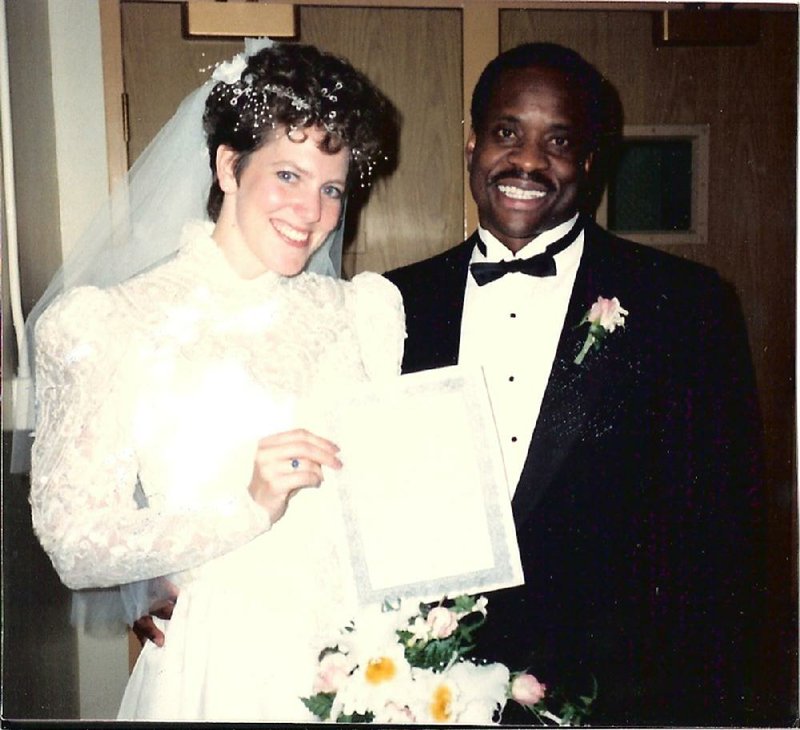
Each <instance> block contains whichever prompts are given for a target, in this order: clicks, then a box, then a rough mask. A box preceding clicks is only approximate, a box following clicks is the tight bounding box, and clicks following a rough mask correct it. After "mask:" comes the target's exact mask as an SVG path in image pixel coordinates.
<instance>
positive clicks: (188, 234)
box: [180, 220, 303, 294]
mask: <svg viewBox="0 0 800 730" xmlns="http://www.w3.org/2000/svg"><path fill="white" fill-rule="evenodd" d="M213 232H214V223H212V222H211V221H200V220H196V221H190V222H189V223H186V224H185V225H184V227H183V231H182V232H181V254H180V255H181V256H188V257H190V258H191V259H193V260H194V263H195V265H196V268H197V276H198V278H199V279H200V280H202V281H205V282H207V283H208V284H210V285H213V286H214V288H218V289H219V290H221V291H230V292H240V293H242V294H244V293H247V292H253V293H256V294H264V293H266V292H268V291H272V290H273V289H275V288H276V287H278V286H281V285H284V284H286V283H288V282H289V281H291V280H292V279H294V278H297V277H287V276H282V275H281V274H278V273H276V272H274V271H265V272H264V273H263V274H261V275H260V276H257V277H255V278H253V279H245V278H243V277H241V276H239V274H238V273H236V271H235V270H234V269H233V267H232V266H231V265H230V262H229V261H228V259H227V258H226V257H225V254H224V253H223V252H222V249H221V248H220V247H219V245H218V244H217V242H216V241H215V240H214V239H213V238H212V237H211V234H212V233H213ZM298 276H303V274H298Z"/></svg>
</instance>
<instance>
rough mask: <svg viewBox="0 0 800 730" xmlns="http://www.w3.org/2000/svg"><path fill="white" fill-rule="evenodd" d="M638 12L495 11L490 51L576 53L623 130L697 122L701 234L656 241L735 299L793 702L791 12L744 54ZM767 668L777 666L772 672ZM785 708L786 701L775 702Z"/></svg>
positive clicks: (772, 627) (781, 651)
mask: <svg viewBox="0 0 800 730" xmlns="http://www.w3.org/2000/svg"><path fill="white" fill-rule="evenodd" d="M652 16H653V13H651V12H643V11H636V10H631V11H599V10H581V11H574V10H573V11H566V10H565V11H561V10H549V11H544V10H538V11H537V10H515V11H504V12H502V13H501V22H500V27H501V48H502V49H506V48H511V47H513V46H515V45H517V44H519V43H524V42H527V41H552V42H556V43H561V44H564V45H567V46H571V47H573V48H575V49H576V50H577V51H578V52H580V53H581V54H582V55H584V56H585V57H586V58H587V59H588V60H589V61H591V62H592V63H594V64H595V65H596V66H597V67H598V68H599V69H600V71H601V72H602V73H604V74H605V75H606V76H607V77H608V78H609V79H610V80H611V82H612V83H613V84H614V86H615V87H616V89H617V91H618V92H619V95H620V97H621V100H622V105H623V109H624V112H625V123H626V124H635V125H658V124H698V123H703V124H708V125H709V127H710V164H709V231H708V233H709V235H708V243H707V244H704V245H680V244H678V245H671V246H660V248H664V249H665V250H669V251H670V252H671V253H673V254H677V255H678V256H683V257H686V258H689V259H693V260H695V261H699V262H701V263H705V264H708V265H710V266H713V267H714V268H716V269H717V270H718V271H719V272H720V274H721V275H722V276H723V278H725V279H727V280H728V281H730V282H731V283H733V285H734V286H735V287H736V290H737V292H738V294H739V297H740V299H741V302H742V306H743V310H744V314H745V318H746V321H747V326H748V332H749V337H750V347H751V351H752V353H753V360H754V364H755V368H756V377H757V381H758V388H759V397H760V401H761V410H762V412H763V415H764V422H765V427H766V447H767V486H768V493H767V494H766V500H767V509H768V526H767V527H768V529H767V536H766V540H767V545H766V550H767V553H768V555H769V571H770V574H769V586H770V590H769V593H768V595H769V598H768V600H769V602H770V612H769V613H770V616H771V623H770V624H769V625H768V626H765V627H764V641H763V648H764V653H763V657H762V668H761V670H757V675H758V676H761V677H762V678H763V680H764V691H765V696H767V697H769V696H770V693H771V692H775V695H774V696H776V697H782V698H784V702H785V698H786V697H789V696H796V692H797V688H796V684H795V683H796V676H797V675H796V671H794V670H790V671H786V669H787V668H792V667H796V662H797V659H796V656H797V653H796V646H797V636H796V632H795V628H794V627H795V623H796V588H797V567H796V554H797V547H796V514H795V513H796V479H795V469H796V466H795V452H794V444H795V411H794V408H793V404H794V403H795V390H794V368H795V339H794V323H795V306H796V305H795V237H796V215H795V213H796V204H797V203H796V188H795V185H796V178H795V174H796V173H795V160H796V134H797V132H796V130H797V90H796V89H797V86H796V85H797V10H796V9H784V10H772V11H768V10H764V11H761V13H760V21H761V23H760V29H761V34H760V40H759V42H758V43H757V44H755V45H751V46H747V45H742V46H727V47H714V46H692V47H670V48H663V47H662V48H656V47H655V46H654V44H653V41H652ZM776 666H778V667H781V669H779V670H777V671H776ZM784 707H785V705H784Z"/></svg>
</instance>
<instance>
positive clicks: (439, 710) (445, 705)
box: [431, 684, 453, 722]
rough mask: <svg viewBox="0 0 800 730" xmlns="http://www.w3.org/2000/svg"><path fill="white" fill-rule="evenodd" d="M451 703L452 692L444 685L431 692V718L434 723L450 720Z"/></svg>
mask: <svg viewBox="0 0 800 730" xmlns="http://www.w3.org/2000/svg"><path fill="white" fill-rule="evenodd" d="M452 703H453V692H452V690H451V689H450V688H449V687H448V686H447V685H446V684H440V685H439V686H438V687H437V688H436V689H435V690H434V692H433V701H432V702H431V717H432V718H433V719H434V720H436V722H447V721H448V720H450V706H451V705H452Z"/></svg>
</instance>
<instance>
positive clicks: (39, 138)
mask: <svg viewBox="0 0 800 730" xmlns="http://www.w3.org/2000/svg"><path fill="white" fill-rule="evenodd" d="M102 1H103V0H7V3H6V8H7V15H8V43H9V65H10V74H11V113H12V124H13V128H14V157H15V160H14V165H15V171H16V175H15V187H16V196H17V210H18V218H19V247H20V269H21V278H22V282H21V284H22V289H23V303H24V309H25V311H26V313H27V311H29V309H30V307H31V306H32V304H33V303H34V302H35V301H36V299H37V298H38V297H39V296H40V295H41V293H42V291H43V290H44V288H45V286H46V285H47V282H48V281H49V279H50V277H51V276H52V274H53V273H54V272H55V269H56V268H57V267H58V266H59V265H60V263H61V259H62V255H63V253H64V252H67V251H69V250H70V248H71V247H72V245H73V244H74V243H75V241H76V240H77V238H78V237H79V235H80V233H81V231H82V230H83V228H84V227H85V226H86V225H87V223H88V221H89V219H90V217H91V215H92V214H93V212H94V210H95V208H96V207H97V205H98V202H99V201H100V200H101V199H102V197H103V195H104V194H105V192H106V190H107V186H108V183H107V180H108V166H107V159H106V136H105V112H104V109H105V107H104V98H103V74H102V63H101V36H100V18H99V5H98V3H99V2H102ZM8 320H9V318H8V317H7V310H6V306H5V302H4V308H3V337H4V340H5V341H6V342H8V341H9V339H7V338H8V335H9V332H8V329H7V323H8ZM5 349H6V348H4V358H3V380H4V386H6V381H7V379H8V377H9V375H10V374H9V373H8V372H7V370H8V369H9V368H10V367H11V364H10V363H8V361H7V357H6V352H5ZM3 392H4V393H9V392H11V389H10V388H8V387H4V388H3ZM10 406H11V404H9V403H8V401H7V399H6V398H4V402H3V411H4V419H3V422H4V425H5V424H7V423H8V422H9V421H8V419H7V416H6V411H7V410H9V407H10ZM4 519H11V516H9V515H4ZM30 580H32V581H35V580H37V577H36V575H35V574H31V575H30ZM10 598H13V597H10ZM66 609H67V607H66V606H65V610H66ZM4 629H5V630H9V629H10V627H9V626H8V624H7V623H6V626H5V627H4ZM34 630H35V627H34ZM57 640H58V637H53V641H57ZM71 660H74V658H70V657H65V658H64V662H65V671H68V668H67V666H66V665H67V664H69V663H70V661H71ZM77 665H78V672H79V694H80V698H79V701H80V716H81V717H84V718H100V719H103V718H113V717H115V715H116V710H117V707H118V705H119V699H120V697H121V694H122V689H123V688H124V685H125V681H126V680H127V673H128V671H127V640H126V638H125V637H124V636H121V637H118V638H112V639H103V640H99V639H90V638H89V637H86V636H84V635H79V636H78V657H77ZM20 681H24V678H20Z"/></svg>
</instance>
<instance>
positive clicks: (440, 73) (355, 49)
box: [121, 2, 464, 275]
mask: <svg viewBox="0 0 800 730" xmlns="http://www.w3.org/2000/svg"><path fill="white" fill-rule="evenodd" d="M121 9H122V39H123V43H122V50H123V59H124V77H125V90H126V93H127V95H128V115H129V129H130V142H129V159H130V161H131V162H133V161H134V160H135V159H136V157H137V156H138V155H139V154H140V153H141V151H142V150H143V149H144V147H145V146H146V145H147V143H148V142H149V141H150V139H152V137H153V136H154V134H155V133H156V132H157V131H158V129H159V128H160V127H161V126H162V124H164V122H165V121H166V120H168V119H169V117H170V116H171V114H172V112H173V111H174V109H175V108H176V107H177V105H178V104H179V103H180V101H181V99H182V98H183V97H184V96H185V95H186V94H188V93H189V92H190V91H192V90H193V89H195V88H196V87H198V86H199V85H200V84H201V83H202V82H203V81H204V80H206V79H207V78H208V76H209V73H210V70H209V69H211V68H213V65H214V63H216V62H218V61H221V60H225V59H227V58H230V57H231V56H232V55H233V54H234V53H237V52H238V51H240V50H241V49H242V44H241V42H240V41H238V40H201V39H195V38H192V39H186V38H184V37H183V35H182V26H181V3H170V2H158V3H154V2H123V3H122V6H121ZM298 27H299V36H298V40H299V41H301V42H304V43H311V44H314V45H317V46H319V47H320V48H323V49H325V50H328V51H331V52H333V53H337V54H339V55H342V56H344V57H346V58H347V59H349V60H350V61H351V63H353V65H354V66H356V67H357V68H359V69H361V70H363V71H365V72H366V73H367V75H368V76H369V77H370V78H371V79H372V80H373V81H374V82H375V83H376V84H377V85H378V86H379V87H380V88H381V89H382V90H383V91H384V92H385V93H386V94H387V96H388V97H389V98H390V99H391V101H392V102H393V103H394V104H395V106H396V107H397V108H398V110H399V111H400V114H401V117H402V129H401V139H400V144H399V149H400V156H399V160H398V168H399V169H400V170H402V174H394V175H392V176H391V177H390V178H388V179H382V180H379V181H378V182H377V183H376V184H375V185H374V186H373V190H372V191H371V194H370V197H369V200H368V202H367V204H366V206H365V207H364V208H363V209H362V210H361V211H360V214H358V213H356V214H355V215H352V216H350V218H349V220H348V223H349V227H348V244H347V246H346V249H345V257H344V268H345V272H346V273H347V274H348V275H352V274H353V273H356V272H358V271H363V270H372V271H385V270H386V269H389V268H392V267H394V266H399V265H401V264H404V263H410V262H412V261H416V260H418V259H420V258H424V257H426V256H429V255H431V254H433V253H436V252H438V251H440V250H442V249H443V248H445V247H446V246H448V245H451V244H454V243H457V242H458V241H460V240H461V239H462V237H463V236H462V231H463V207H464V206H463V182H462V179H463V173H462V169H463V153H462V134H461V120H462V104H461V13H460V11H459V10H457V9H406V8H354V7H301V8H299V18H298ZM387 29H391V32H386V30H387Z"/></svg>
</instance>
